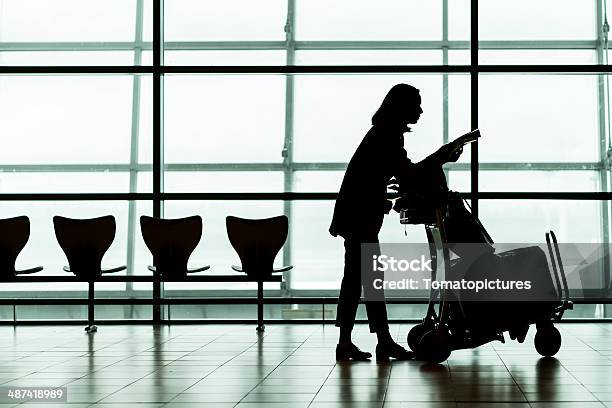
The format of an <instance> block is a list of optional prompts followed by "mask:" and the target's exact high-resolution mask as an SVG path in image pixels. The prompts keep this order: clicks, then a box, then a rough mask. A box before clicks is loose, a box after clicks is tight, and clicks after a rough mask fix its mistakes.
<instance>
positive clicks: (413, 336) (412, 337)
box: [406, 323, 431, 352]
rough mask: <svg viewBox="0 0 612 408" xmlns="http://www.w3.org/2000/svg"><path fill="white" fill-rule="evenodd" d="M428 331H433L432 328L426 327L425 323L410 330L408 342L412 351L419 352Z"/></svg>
mask: <svg viewBox="0 0 612 408" xmlns="http://www.w3.org/2000/svg"><path fill="white" fill-rule="evenodd" d="M428 330H431V327H426V326H425V325H424V324H423V323H419V324H417V325H416V326H414V327H413V328H412V329H410V331H409V332H408V338H407V339H406V340H407V341H408V347H410V349H411V350H412V351H414V352H416V351H417V348H418V347H419V341H420V340H421V337H423V335H424V334H425V333H427V331H428Z"/></svg>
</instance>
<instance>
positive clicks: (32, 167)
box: [0, 161, 603, 173]
mask: <svg viewBox="0 0 612 408" xmlns="http://www.w3.org/2000/svg"><path fill="white" fill-rule="evenodd" d="M347 164H348V163H346V162H295V161H293V162H292V168H293V170H294V171H295V170H298V171H304V170H318V171H344V170H346V166H347ZM445 166H446V167H448V169H449V170H469V163H448V164H446V165H445ZM479 168H480V169H481V170H488V171H499V170H513V171H525V170H559V171H562V170H602V169H603V164H602V163H601V162H535V163H527V162H514V163H513V162H510V163H508V162H493V163H486V162H485V163H482V162H481V163H479ZM131 169H134V170H136V171H138V172H142V171H152V169H153V166H152V165H151V164H137V165H134V166H130V165H129V164H4V165H0V172H14V173H41V172H42V173H53V172H57V173H68V172H78V173H99V172H127V171H130V170H131ZM164 169H165V171H228V172H231V171H283V170H284V164H283V163H171V164H167V165H165V166H164Z"/></svg>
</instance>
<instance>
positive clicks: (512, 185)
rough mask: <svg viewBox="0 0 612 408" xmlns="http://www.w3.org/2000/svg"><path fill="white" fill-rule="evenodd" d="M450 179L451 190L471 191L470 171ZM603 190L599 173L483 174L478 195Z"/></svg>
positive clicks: (452, 176)
mask: <svg viewBox="0 0 612 408" xmlns="http://www.w3.org/2000/svg"><path fill="white" fill-rule="evenodd" d="M481 166H482V164H481ZM449 178H450V180H452V183H451V188H453V189H455V190H458V191H470V173H469V172H468V171H451V172H450V176H449ZM600 186H601V183H600V173H599V172H596V171H578V170H576V171H574V170H564V171H537V170H523V171H512V170H499V171H486V170H480V171H479V172H478V189H479V191H489V192H491V191H495V192H503V191H529V192H540V191H543V192H563V191H570V192H595V191H601V190H600V188H601V187H600Z"/></svg>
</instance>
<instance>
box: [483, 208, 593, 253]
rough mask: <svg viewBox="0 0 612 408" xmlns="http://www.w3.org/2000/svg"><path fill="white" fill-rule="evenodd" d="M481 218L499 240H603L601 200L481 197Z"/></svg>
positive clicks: (492, 235)
mask: <svg viewBox="0 0 612 408" xmlns="http://www.w3.org/2000/svg"><path fill="white" fill-rule="evenodd" d="M478 215H479V218H480V220H481V221H482V223H483V225H484V226H485V228H486V229H487V231H489V233H490V234H491V237H492V238H493V241H496V242H546V241H545V236H544V234H545V233H546V232H547V231H550V230H553V231H554V232H555V234H556V235H557V239H558V240H559V242H593V243H597V242H602V240H601V228H602V226H601V203H600V202H599V201H596V200H594V201H569V200H520V201H519V200H480V201H479V213H478Z"/></svg>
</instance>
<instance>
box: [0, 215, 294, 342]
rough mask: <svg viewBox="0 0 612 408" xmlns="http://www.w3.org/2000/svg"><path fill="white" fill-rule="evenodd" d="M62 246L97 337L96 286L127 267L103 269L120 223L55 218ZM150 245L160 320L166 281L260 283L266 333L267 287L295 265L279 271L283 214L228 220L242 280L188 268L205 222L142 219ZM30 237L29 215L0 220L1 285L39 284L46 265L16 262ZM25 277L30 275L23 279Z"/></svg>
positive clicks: (285, 224) (47, 278) (116, 278)
mask: <svg viewBox="0 0 612 408" xmlns="http://www.w3.org/2000/svg"><path fill="white" fill-rule="evenodd" d="M53 226H54V229H55V236H56V238H57V241H58V243H59V245H60V247H61V248H62V250H63V251H64V253H65V255H66V258H67V260H68V266H65V267H64V268H63V270H64V271H65V272H68V273H72V274H73V277H74V278H75V280H76V281H82V282H89V289H88V325H87V327H86V328H85V330H86V331H87V332H88V333H91V332H95V331H96V330H97V327H96V326H95V324H94V303H95V299H94V297H95V295H94V283H95V282H104V281H106V282H108V281H109V279H107V278H105V277H104V275H108V274H112V273H115V272H120V271H124V270H126V266H118V267H114V268H109V269H102V258H103V257H104V254H105V253H106V252H107V250H108V249H109V248H110V246H111V245H112V243H113V241H114V239H115V233H116V229H117V226H116V221H115V217H113V216H112V215H107V216H103V217H97V218H88V219H73V218H66V217H61V216H55V217H53ZM140 226H141V232H142V237H143V239H144V242H145V244H146V246H147V248H148V249H149V251H150V252H151V254H152V256H153V265H151V266H149V267H148V269H149V270H150V271H151V272H153V275H152V276H150V277H149V278H150V280H149V281H151V282H153V307H154V320H155V315H156V313H157V314H158V313H159V308H160V304H161V302H160V300H161V284H160V283H161V282H179V281H198V282H224V281H225V282H257V306H258V307H257V330H258V331H263V330H264V327H265V326H264V324H263V303H264V302H263V282H280V281H282V276H281V275H280V273H282V272H285V271H288V270H290V269H292V266H291V265H287V266H283V267H281V268H276V269H275V268H274V267H273V265H274V260H275V258H276V255H277V254H278V252H279V251H280V249H281V248H282V247H283V245H284V244H285V242H286V240H287V234H288V230H289V222H288V219H287V217H286V216H284V215H281V216H277V217H272V218H264V219H246V218H239V217H233V216H228V217H227V218H226V227H227V235H228V238H229V241H230V243H231V245H232V246H233V248H234V249H235V250H236V253H237V254H238V257H239V258H240V262H241V265H239V266H232V269H233V270H234V271H236V272H241V273H242V274H241V275H236V274H233V275H205V274H201V273H199V272H205V271H207V270H208V269H210V266H209V265H206V266H201V267H198V268H191V269H190V268H188V267H187V265H188V262H189V257H190V256H191V254H192V252H193V250H194V249H195V248H196V246H197V245H198V243H199V242H200V240H201V238H202V217H200V216H198V215H195V216H191V217H186V218H177V219H161V218H153V217H149V216H142V217H140ZM29 237H30V220H29V218H28V217H27V216H20V217H14V218H7V219H0V281H2V282H19V281H22V282H25V281H27V282H36V281H37V275H36V273H37V272H40V271H42V270H43V267H42V266H38V267H34V268H29V269H23V270H17V269H15V262H16V260H17V257H18V256H19V253H20V252H21V251H22V250H23V248H24V247H25V245H26V244H27V242H28V240H29ZM22 275H30V276H28V277H27V278H28V279H26V277H22ZM38 277H39V278H40V279H41V281H42V280H44V281H45V282H49V281H53V280H54V279H57V280H61V281H65V279H62V278H65V277H62V276H49V275H45V276H40V275H38ZM112 278H113V279H112V280H110V281H113V282H133V281H136V280H135V279H136V278H138V279H137V280H138V281H143V278H145V279H146V277H143V276H140V275H138V276H134V275H132V276H130V275H122V276H113V277H112Z"/></svg>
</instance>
